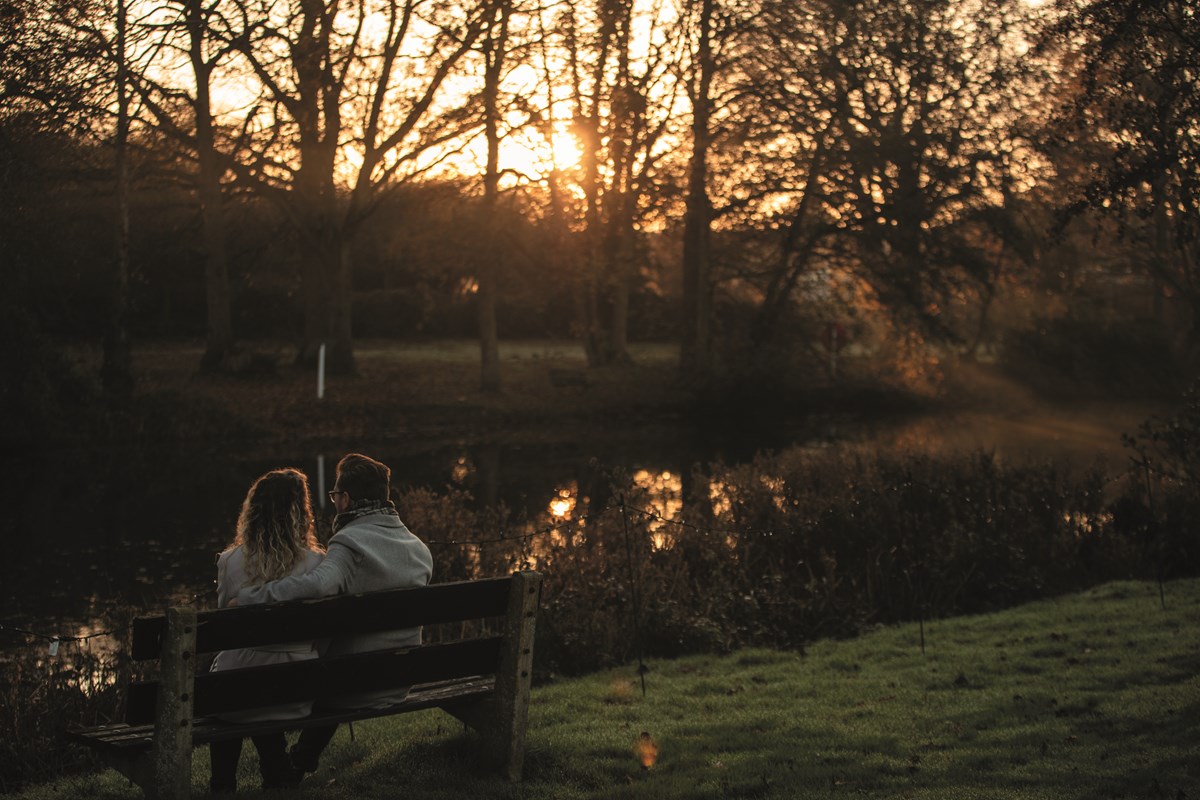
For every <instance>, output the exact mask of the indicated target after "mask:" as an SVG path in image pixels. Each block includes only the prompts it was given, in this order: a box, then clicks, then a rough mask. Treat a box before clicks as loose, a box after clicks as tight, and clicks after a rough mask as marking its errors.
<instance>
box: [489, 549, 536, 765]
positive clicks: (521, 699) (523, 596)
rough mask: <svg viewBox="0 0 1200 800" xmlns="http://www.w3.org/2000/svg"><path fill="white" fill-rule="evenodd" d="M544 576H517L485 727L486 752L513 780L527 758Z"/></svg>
mask: <svg viewBox="0 0 1200 800" xmlns="http://www.w3.org/2000/svg"><path fill="white" fill-rule="evenodd" d="M541 581H542V576H541V575H538V574H537V573H536V572H518V573H517V574H515V575H513V581H512V588H511V589H510V590H509V598H508V614H507V616H506V619H505V631H504V636H505V640H504V652H503V654H502V656H501V659H500V671H499V672H497V673H496V693H495V696H494V698H493V701H492V712H493V713H492V719H491V721H490V724H488V725H486V726H484V730H483V731H481V732H482V733H483V755H484V758H485V759H486V761H487V762H488V763H489V764H490V765H491V766H492V767H493V768H495V769H497V770H499V772H500V773H501V774H502V775H505V776H506V777H507V778H508V779H509V780H511V781H519V780H521V770H522V767H523V765H524V761H525V727H526V724H527V721H528V718H529V687H530V684H531V682H532V680H533V636H534V632H535V627H536V624H537V607H538V597H539V592H540V590H541Z"/></svg>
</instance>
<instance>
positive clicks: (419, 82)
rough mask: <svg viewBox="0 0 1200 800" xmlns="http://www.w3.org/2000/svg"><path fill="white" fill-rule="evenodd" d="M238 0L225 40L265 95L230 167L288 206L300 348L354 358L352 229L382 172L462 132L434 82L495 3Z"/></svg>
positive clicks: (439, 82) (390, 181)
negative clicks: (299, 263)
mask: <svg viewBox="0 0 1200 800" xmlns="http://www.w3.org/2000/svg"><path fill="white" fill-rule="evenodd" d="M238 7H239V12H240V15H241V18H242V28H241V30H240V31H239V32H237V33H236V35H235V36H234V38H233V39H232V42H231V43H232V44H233V45H234V46H235V47H236V50H237V52H238V53H239V55H240V57H241V59H242V62H243V63H244V64H245V65H246V66H247V67H248V68H249V70H250V71H251V72H252V73H253V75H254V76H255V78H256V80H257V83H258V89H259V91H260V93H261V100H260V114H259V116H258V118H256V119H255V120H253V121H252V123H251V126H250V127H252V128H253V130H254V134H255V135H254V136H253V137H251V139H250V140H249V143H248V146H247V148H246V149H245V151H244V152H241V153H238V154H236V156H235V162H234V169H235V171H236V172H237V173H238V174H239V176H240V177H241V178H242V179H243V180H245V181H247V182H248V183H250V184H252V185H254V186H255V187H256V188H257V190H258V191H260V192H262V193H264V194H265V195H266V196H268V197H270V198H272V199H273V200H274V201H275V202H277V203H278V204H279V205H280V207H281V208H282V209H284V211H285V212H286V213H287V214H288V216H289V217H290V218H291V219H292V220H293V222H294V224H295V229H296V232H297V234H298V236H299V238H300V241H301V242H302V249H301V255H302V259H303V264H304V286H303V294H304V302H303V305H304V337H303V342H302V346H301V348H300V353H299V359H300V360H301V361H302V362H305V363H312V362H314V361H315V359H316V355H317V351H318V348H319V346H320V345H321V344H322V343H323V342H325V341H326V340H331V342H332V347H331V351H330V357H329V366H330V369H331V371H334V372H343V373H344V372H352V371H353V370H354V354H353V335H352V326H351V313H352V299H353V298H352V289H353V280H352V278H353V263H354V262H353V253H352V246H353V241H354V237H355V234H356V232H357V230H358V229H359V227H360V226H361V225H362V224H363V223H364V222H365V220H367V219H368V218H369V217H370V216H371V214H372V213H373V212H374V210H375V208H376V207H377V205H378V203H379V201H380V198H381V196H382V194H383V193H384V192H385V191H386V189H387V188H388V187H389V186H392V185H394V184H395V183H396V182H397V181H403V180H408V179H412V178H413V177H415V176H417V175H420V174H422V173H423V172H425V171H427V170H428V169H430V168H431V166H432V164H431V163H429V162H435V163H436V161H437V158H436V157H435V156H431V155H430V151H431V149H432V148H435V147H437V146H440V145H444V144H445V143H447V142H449V141H451V140H453V139H455V138H456V137H459V136H460V135H461V133H462V132H463V130H464V123H463V113H462V111H461V109H459V108H457V107H456V106H455V105H454V104H453V101H447V99H446V96H445V95H444V94H443V92H442V90H443V88H444V84H445V83H446V81H447V78H448V77H449V76H450V75H451V74H453V72H454V70H455V68H456V67H457V66H458V65H459V63H460V60H461V59H462V58H463V57H464V56H465V55H466V54H467V53H468V52H469V51H470V50H471V48H472V47H474V46H475V43H476V41H477V40H478V38H479V36H480V35H481V33H482V31H483V29H484V26H485V24H486V21H487V20H488V19H490V18H491V8H492V3H491V1H490V0H481V1H480V2H477V3H467V4H454V5H447V4H438V5H426V4H423V3H420V2H418V1H417V0H402V1H401V2H395V3H389V4H387V5H385V6H383V7H381V8H379V9H375V8H372V7H369V6H367V5H365V4H351V3H344V2H331V3H324V2H319V0H304V1H303V2H300V3H299V4H298V5H297V6H296V8H295V13H294V14H293V15H292V16H290V17H287V18H280V17H278V15H273V14H272V13H271V4H270V3H269V2H261V3H260V2H257V1H256V0H255V1H253V2H240V3H239V6H238ZM368 18H369V19H368ZM415 49H419V50H420V52H421V53H422V54H423V58H422V59H420V60H416V59H414V52H415ZM447 102H450V105H446V103H447ZM435 103H437V104H441V105H440V106H439V107H438V108H436V109H435Z"/></svg>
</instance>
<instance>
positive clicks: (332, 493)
mask: <svg viewBox="0 0 1200 800" xmlns="http://www.w3.org/2000/svg"><path fill="white" fill-rule="evenodd" d="M326 494H328V495H329V502H331V503H333V502H336V501H335V500H334V496H335V495H339V494H350V493H349V492H343V491H341V490H340V489H334V490H333V491H332V492H326Z"/></svg>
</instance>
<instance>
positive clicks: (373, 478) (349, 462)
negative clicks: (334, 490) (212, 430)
mask: <svg viewBox="0 0 1200 800" xmlns="http://www.w3.org/2000/svg"><path fill="white" fill-rule="evenodd" d="M391 480H392V471H391V470H390V469H388V467H387V465H386V464H382V463H380V462H378V461H376V460H375V459H373V458H369V457H367V456H364V455H362V454H361V453H350V454H349V455H346V456H344V457H343V458H342V460H341V461H339V462H338V465H337V487H338V488H339V489H341V490H342V491H343V492H346V493H348V494H349V495H350V499H351V500H380V501H385V500H389V499H390V497H389V496H388V495H389V493H390V491H391Z"/></svg>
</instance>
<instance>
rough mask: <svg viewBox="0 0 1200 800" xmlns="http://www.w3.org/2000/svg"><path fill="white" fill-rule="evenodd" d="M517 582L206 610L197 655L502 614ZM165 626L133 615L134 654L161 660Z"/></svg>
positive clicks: (202, 614)
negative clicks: (513, 583) (510, 592)
mask: <svg viewBox="0 0 1200 800" xmlns="http://www.w3.org/2000/svg"><path fill="white" fill-rule="evenodd" d="M512 580H513V579H512V578H511V577H507V578H488V579H485V580H478V581H460V582H457V583H438V584H434V585H432V586H422V587H418V588H412V589H392V590H389V591H383V592H367V593H364V594H354V595H339V596H337V597H323V598H319V599H316V600H297V601H293V602H290V603H267V604H264V605H255V606H246V607H244V608H223V609H218V610H214V611H201V612H199V613H197V614H196V652H198V653H212V652H216V651H218V650H232V649H234V648H239V647H258V646H262V645H269V644H282V643H284V642H295V641H304V640H307V639H325V638H329V637H333V636H347V635H354V634H361V633H371V632H374V631H380V630H391V629H395V628H414V627H416V626H418V625H436V624H439V623H445V622H460V621H464V620H474V619H483V618H486V617H498V616H503V615H504V613H505V609H506V608H507V606H508V600H509V591H510V585H511V583H512ZM166 630H167V618H166V617H165V616H156V617H138V618H137V619H135V620H134V621H133V646H132V655H133V659H134V660H135V661H145V660H151V659H158V658H159V656H160V655H161V653H162V647H163V637H164V636H165V634H166Z"/></svg>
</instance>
